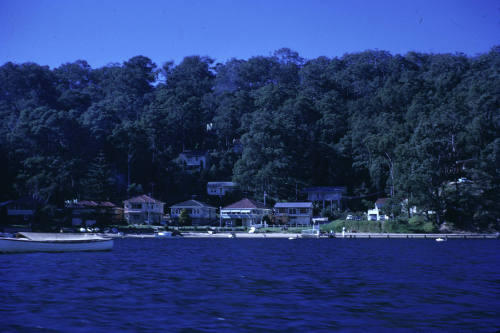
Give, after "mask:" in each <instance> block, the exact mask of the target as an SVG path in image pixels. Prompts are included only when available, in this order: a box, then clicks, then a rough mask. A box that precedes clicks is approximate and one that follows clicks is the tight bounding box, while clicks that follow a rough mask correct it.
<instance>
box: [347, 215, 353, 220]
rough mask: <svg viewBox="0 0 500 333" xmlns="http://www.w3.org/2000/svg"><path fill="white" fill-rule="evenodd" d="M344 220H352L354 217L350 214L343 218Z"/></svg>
mask: <svg viewBox="0 0 500 333" xmlns="http://www.w3.org/2000/svg"><path fill="white" fill-rule="evenodd" d="M345 219H346V220H354V216H352V215H351V214H349V215H347V217H346V218H345Z"/></svg>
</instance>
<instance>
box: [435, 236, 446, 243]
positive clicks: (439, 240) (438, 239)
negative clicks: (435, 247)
mask: <svg viewBox="0 0 500 333" xmlns="http://www.w3.org/2000/svg"><path fill="white" fill-rule="evenodd" d="M444 241H446V239H444V238H441V237H439V238H436V242H444Z"/></svg>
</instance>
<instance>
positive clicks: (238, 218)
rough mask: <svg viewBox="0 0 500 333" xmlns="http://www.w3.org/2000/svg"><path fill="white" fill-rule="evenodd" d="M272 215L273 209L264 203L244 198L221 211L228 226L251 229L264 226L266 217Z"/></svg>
mask: <svg viewBox="0 0 500 333" xmlns="http://www.w3.org/2000/svg"><path fill="white" fill-rule="evenodd" d="M269 214H271V209H269V208H267V207H266V205H264V204H263V203H262V202H258V201H255V200H252V199H248V198H244V199H241V200H240V201H238V202H235V203H232V204H230V205H229V206H226V207H223V208H222V209H221V218H222V220H224V222H225V224H226V225H230V226H244V227H250V226H252V225H258V224H262V220H263V219H264V216H267V215H269Z"/></svg>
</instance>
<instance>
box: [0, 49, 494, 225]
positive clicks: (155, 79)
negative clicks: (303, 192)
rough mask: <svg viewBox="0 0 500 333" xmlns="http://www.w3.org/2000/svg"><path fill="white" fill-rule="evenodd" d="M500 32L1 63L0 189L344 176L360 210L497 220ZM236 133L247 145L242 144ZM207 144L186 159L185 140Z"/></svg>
mask: <svg viewBox="0 0 500 333" xmlns="http://www.w3.org/2000/svg"><path fill="white" fill-rule="evenodd" d="M499 110H500V47H498V46H497V47H494V48H492V50H491V51H490V52H489V53H486V54H481V55H477V56H474V57H467V56H465V55H463V54H424V53H416V52H410V53H408V54H406V55H404V56H402V55H392V54H390V53H388V52H385V51H366V52H362V53H354V54H346V55H344V56H342V57H340V58H328V57H319V58H316V59H312V60H306V59H303V58H301V57H300V56H299V54H297V53H296V52H294V51H291V50H289V49H280V50H278V51H276V52H275V53H274V54H273V55H272V56H268V57H263V56H257V57H253V58H250V59H248V60H241V59H231V60H229V61H227V62H226V63H214V61H213V60H212V59H210V58H208V57H200V56H191V57H186V58H184V60H183V61H182V62H181V63H180V64H178V65H175V64H174V63H172V62H167V63H165V64H164V65H163V66H162V67H158V66H157V65H156V64H154V63H153V62H152V61H151V60H150V59H148V58H146V57H144V56H137V57H134V58H132V59H130V60H128V61H126V62H124V63H123V64H110V65H107V66H105V67H102V68H97V69H93V68H91V67H90V66H89V65H88V63H87V62H85V61H83V60H80V61H76V62H74V63H67V64H64V65H61V66H60V67H58V68H55V69H53V70H51V69H50V68H48V67H47V66H40V65H37V64H35V63H24V64H14V63H11V62H9V63H6V64H4V65H3V66H2V67H0V154H1V155H0V156H2V162H1V163H0V188H1V191H0V199H1V200H8V199H12V198H17V197H22V196H33V197H35V198H37V199H39V200H41V201H42V202H44V203H45V204H47V205H52V206H62V205H63V203H64V200H68V199H73V198H80V199H93V200H106V199H107V200H114V201H121V200H123V199H124V198H126V197H127V196H128V195H133V194H136V193H143V192H144V193H151V192H152V193H153V195H154V196H155V197H157V198H159V199H163V200H164V201H166V202H167V203H173V202H175V201H178V200H183V199H187V198H189V197H190V195H191V194H199V193H205V191H206V189H205V186H206V182H207V181H215V180H217V181H218V180H231V179H232V180H234V181H236V182H237V183H239V184H240V186H241V189H242V191H244V192H246V194H247V195H248V196H254V197H256V198H262V195H263V192H264V191H266V193H267V196H268V199H270V200H271V201H272V200H278V199H279V200H295V199H296V197H297V195H298V196H299V197H300V189H301V188H303V187H304V186H314V185H336V186H346V187H347V189H348V195H349V196H351V197H353V198H357V199H353V200H350V201H348V202H347V204H348V206H349V208H350V209H351V210H364V209H366V208H367V207H368V206H372V205H373V202H374V200H375V199H376V198H377V197H383V196H388V197H391V200H390V202H391V204H389V205H388V207H389V210H390V211H391V212H390V213H392V214H394V215H398V214H406V212H405V210H403V211H401V205H400V203H401V202H406V203H407V204H406V207H408V211H409V208H410V207H412V206H416V207H417V209H418V210H419V211H421V212H424V213H427V214H428V213H430V214H429V218H432V219H433V220H434V221H435V223H436V224H440V223H442V222H443V221H448V222H453V223H454V224H455V225H456V226H457V227H460V228H468V229H471V228H478V227H480V228H488V227H494V228H497V227H498V221H499V219H498V218H499V216H500V215H499V211H500V204H499V202H498V201H499V199H500V177H499V168H500V135H499V134H500V131H499V129H500V112H499ZM237 147H241V151H240V150H239V149H236V148H237ZM188 149H192V150H194V149H196V150H207V151H209V152H210V164H209V166H208V168H206V169H205V170H203V171H202V172H201V173H194V174H193V173H186V172H183V170H182V166H179V165H178V164H176V163H175V162H174V159H175V158H176V157H177V156H178V155H179V153H180V152H182V151H183V150H188Z"/></svg>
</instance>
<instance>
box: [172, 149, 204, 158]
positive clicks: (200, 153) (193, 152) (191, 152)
mask: <svg viewBox="0 0 500 333" xmlns="http://www.w3.org/2000/svg"><path fill="white" fill-rule="evenodd" d="M207 153H208V152H207V151H206V150H184V151H182V152H181V153H180V154H179V156H180V155H182V154H184V155H185V156H186V157H196V156H205V155H206V154H207Z"/></svg>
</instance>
